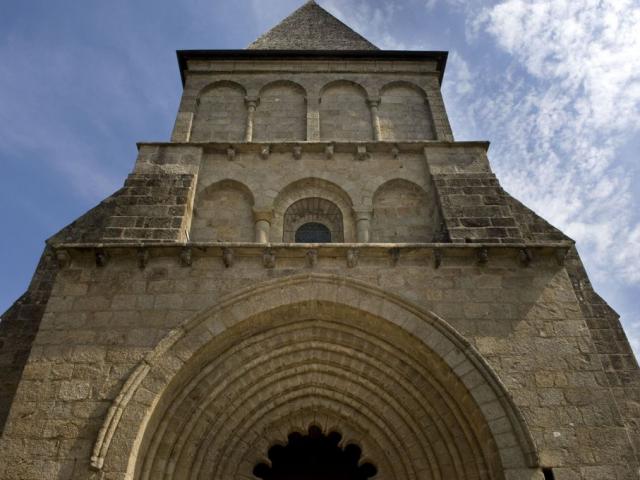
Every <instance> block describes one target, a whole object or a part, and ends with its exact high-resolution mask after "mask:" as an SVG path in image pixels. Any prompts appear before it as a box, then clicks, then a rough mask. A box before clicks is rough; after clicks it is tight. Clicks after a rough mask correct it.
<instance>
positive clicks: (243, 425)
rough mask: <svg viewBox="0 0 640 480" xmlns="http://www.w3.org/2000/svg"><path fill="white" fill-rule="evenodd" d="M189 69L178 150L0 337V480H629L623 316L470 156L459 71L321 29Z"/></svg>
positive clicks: (149, 171) (71, 254)
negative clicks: (460, 122) (451, 82)
mask: <svg viewBox="0 0 640 480" xmlns="http://www.w3.org/2000/svg"><path fill="white" fill-rule="evenodd" d="M178 58H179V64H180V72H181V75H182V79H183V84H184V94H183V97H182V101H181V104H180V109H179V112H178V115H177V120H176V123H175V128H174V131H173V134H172V138H171V141H170V142H168V143H141V144H139V156H138V159H137V161H136V164H135V167H134V170H133V172H132V173H131V174H130V175H129V177H128V178H127V179H126V181H125V183H124V186H123V188H122V189H120V190H119V191H117V192H116V193H115V194H113V195H112V196H111V197H109V198H107V199H106V200H105V201H103V202H102V203H101V204H99V205H98V206H97V207H96V208H94V209H93V210H91V211H89V212H88V213H87V214H86V215H84V216H83V217H81V218H79V219H78V220H77V221H76V222H74V223H73V224H71V225H69V226H68V227H66V228H65V229H63V230H62V231H61V232H59V233H58V234H56V235H55V236H54V237H52V238H51V239H49V240H48V241H47V246H46V249H45V252H44V254H43V256H42V260H41V262H40V264H39V266H38V269H37V271H36V273H35V275H34V278H33V282H32V283H31V285H30V286H29V289H28V291H27V292H26V293H25V294H24V295H23V296H22V297H21V298H20V299H19V300H18V301H17V302H16V304H14V305H13V306H12V307H11V309H10V310H9V311H8V312H6V314H5V315H3V317H2V322H1V323H0V389H1V390H0V432H1V435H2V436H1V437H0V479H3V480H15V479H24V480H28V479H34V480H35V479H39V480H40V479H78V480H79V479H96V480H98V479H100V480H131V479H136V480H137V479H144V480H151V479H154V480H155V479H165V480H170V479H176V480H177V479H208V480H213V479H216V480H218V479H219V480H229V479H246V480H249V479H253V480H257V479H289V478H297V479H307V478H313V479H316V480H318V479H367V478H373V479H379V480H410V479H416V480H417V479H421V480H422V479H428V480H484V479H486V480H550V479H558V480H579V479H580V480H596V479H598V480H600V479H611V480H623V479H624V480H627V479H637V478H638V471H639V467H640V465H639V463H638V457H637V451H638V447H639V446H640V441H639V440H640V437H639V435H638V433H639V432H638V418H639V416H640V394H639V388H640V383H639V380H640V377H639V375H638V366H637V364H636V361H635V359H634V356H633V354H632V352H631V349H630V347H629V344H628V341H627V339H626V337H625V335H624V332H623V331H622V328H621V326H620V322H619V320H618V316H617V315H616V313H615V312H614V311H612V310H611V309H610V308H609V307H608V306H607V304H606V303H605V302H604V301H603V300H602V299H601V298H600V297H599V296H598V295H597V294H596V293H595V292H594V291H593V289H592V288H591V285H590V283H589V280H588V278H587V276H586V273H585V271H584V268H583V267H582V264H581V262H580V259H579V258H578V256H577V253H576V250H575V248H574V242H573V241H572V240H571V239H569V238H568V237H566V236H565V235H564V234H563V233H562V232H560V231H559V230H557V229H556V228H554V227H552V226H551V225H549V224H548V223H547V222H546V221H544V220H543V219H542V218H540V217H539V216H538V215H536V214H535V213H533V212H532V211H531V210H529V209H528V208H527V207H525V206H524V205H523V204H521V203H520V202H518V201H517V200H516V199H515V198H513V197H512V196H511V195H509V194H508V193H506V192H505V191H504V190H503V189H502V188H501V186H500V184H499V182H498V180H497V179H496V177H495V175H494V174H493V173H492V171H491V167H490V165H489V162H488V159H487V150H488V143H487V142H456V141H454V137H453V134H452V132H451V128H450V125H449V122H448V119H447V114H446V111H445V106H444V103H443V100H442V95H441V91H440V87H441V82H442V79H443V74H444V69H445V64H446V59H447V55H446V53H445V52H399V51H381V50H379V49H377V48H376V47H375V46H374V45H372V44H371V43H370V42H368V41H367V40H366V39H364V38H362V37H361V36H359V35H358V34H356V33H355V32H353V31H352V30H351V29H349V28H348V27H347V26H345V25H344V24H342V23H341V22H339V21H338V20H336V19H335V18H333V17H332V16H331V15H330V14H328V13H327V12H326V11H324V10H323V9H322V8H321V7H320V6H318V5H317V4H316V3H315V2H313V1H311V2H308V3H306V4H305V5H304V6H302V7H301V8H300V9H299V10H297V11H296V12H294V13H293V14H292V15H291V16H290V17H288V18H287V19H285V20H284V21H283V22H282V23H281V24H280V25H278V26H276V27H275V28H274V29H273V30H271V31H270V32H268V33H267V34H265V35H264V36H262V37H261V38H260V39H258V40H257V41H256V42H254V43H253V44H252V45H251V46H250V47H249V48H248V49H247V50H240V51H219V50H212V51H180V52H178Z"/></svg>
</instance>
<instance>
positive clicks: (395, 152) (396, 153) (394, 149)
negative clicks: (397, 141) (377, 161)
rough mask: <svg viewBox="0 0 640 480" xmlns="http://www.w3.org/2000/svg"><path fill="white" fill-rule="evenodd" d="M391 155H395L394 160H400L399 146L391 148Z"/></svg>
mask: <svg viewBox="0 0 640 480" xmlns="http://www.w3.org/2000/svg"><path fill="white" fill-rule="evenodd" d="M391 155H393V158H394V159H396V160H397V159H398V158H400V149H399V148H398V146H397V145H394V146H393V147H391Z"/></svg>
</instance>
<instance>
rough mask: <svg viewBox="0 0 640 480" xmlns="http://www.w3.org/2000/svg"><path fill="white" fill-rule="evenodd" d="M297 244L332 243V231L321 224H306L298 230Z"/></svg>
mask: <svg viewBox="0 0 640 480" xmlns="http://www.w3.org/2000/svg"><path fill="white" fill-rule="evenodd" d="M296 243H331V230H329V229H328V228H327V227H325V226H324V225H323V224H321V223H315V222H309V223H305V224H304V225H302V226H301V227H300V228H298V230H296Z"/></svg>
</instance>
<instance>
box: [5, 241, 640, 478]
mask: <svg viewBox="0 0 640 480" xmlns="http://www.w3.org/2000/svg"><path fill="white" fill-rule="evenodd" d="M215 251H216V250H207V251H204V250H203V251H194V257H193V261H192V263H191V265H190V266H185V264H184V263H183V262H181V261H180V257H179V252H178V251H174V250H171V247H165V249H164V250H162V249H161V250H155V253H154V254H153V255H152V256H151V258H150V259H149V262H148V264H146V267H145V268H144V269H140V268H139V265H138V258H137V256H136V250H135V249H131V250H130V252H129V253H127V252H125V253H120V254H117V253H116V252H115V251H114V253H113V255H111V256H110V260H109V262H108V263H107V264H106V265H105V266H104V267H96V264H95V259H94V257H93V255H92V254H91V252H86V253H82V252H80V251H78V252H72V256H73V258H72V261H71V263H70V264H69V266H68V267H67V268H65V269H64V270H62V271H61V272H60V273H59V274H58V277H57V280H56V282H55V285H54V288H53V292H52V297H51V299H50V301H49V303H48V305H47V309H46V312H45V315H44V318H43V321H42V324H41V327H40V331H39V333H38V336H37V338H36V342H35V344H34V346H33V348H32V353H31V356H30V359H29V362H28V364H27V366H26V368H25V370H24V374H23V379H22V382H21V384H20V387H19V389H18V393H17V396H16V401H15V407H14V409H13V410H12V414H11V417H10V419H9V422H8V423H7V429H6V432H5V437H4V438H3V444H2V446H1V448H0V452H1V453H0V478H2V479H3V480H4V479H6V480H9V479H15V478H21V479H24V480H29V479H36V478H37V479H41V478H65V479H83V480H84V479H88V478H89V479H90V478H100V477H99V474H97V473H95V474H94V473H91V472H90V470H89V468H88V462H89V457H90V456H91V449H92V447H93V444H94V443H95V441H96V438H97V434H98V430H99V428H100V426H101V425H102V423H103V421H104V419H105V415H106V412H107V409H108V408H109V406H110V405H111V402H112V401H113V400H114V398H115V396H116V395H117V394H118V392H119V390H120V388H121V387H122V385H123V383H124V382H125V380H126V379H127V377H128V376H129V374H130V373H131V372H132V370H133V369H134V367H135V366H136V365H137V364H138V362H140V361H141V359H142V358H143V357H144V355H145V354H147V353H148V352H149V351H150V350H151V349H152V348H154V347H155V346H156V345H158V342H160V341H161V339H162V338H163V337H164V336H165V335H167V333H168V332H169V331H170V330H171V329H173V328H175V327H177V326H178V325H180V324H181V323H182V322H184V321H186V320H187V319H188V318H190V317H191V316H192V315H195V314H197V313H198V312H201V311H203V310H204V309H206V308H208V307H210V306H212V305H214V304H215V303H216V302H217V301H218V300H219V299H221V298H222V297H223V296H224V295H226V294H231V293H233V292H235V291H237V290H238V289H242V288H246V287H248V286H251V285H252V286H255V287H259V285H260V284H261V282H264V281H266V280H268V279H273V278H284V277H287V276H291V275H296V274H301V273H304V272H309V268H310V267H309V266H308V265H309V264H308V260H307V257H306V256H305V255H304V250H303V251H301V254H300V255H294V256H292V253H291V250H287V249H281V250H276V251H275V255H276V264H275V268H272V269H270V268H265V267H264V266H263V263H262V262H263V259H262V249H260V248H259V247H257V248H256V249H254V250H251V249H249V250H246V249H245V253H237V254H236V255H235V261H234V263H233V265H232V266H231V267H230V268H225V265H224V263H223V261H222V258H220V256H218V254H215V253H214V252H215ZM377 251H378V250H374V251H372V252H370V253H367V252H361V255H360V258H359V262H358V265H357V266H355V267H354V268H351V269H347V268H345V267H346V257H344V256H341V255H336V254H335V252H334V253H328V254H327V255H324V254H323V253H322V250H321V252H320V255H319V258H318V262H317V264H316V265H315V266H314V267H312V268H313V271H314V272H317V273H327V274H331V273H336V274H338V275H343V276H346V277H349V278H354V279H359V280H362V281H364V282H367V283H368V284H371V285H373V286H376V287H377V288H380V289H383V290H385V291H387V292H389V293H394V294H397V295H400V296H401V297H402V298H404V299H406V300H407V301H409V302H411V303H414V304H415V305H417V306H419V307H421V308H424V309H427V310H430V311H433V312H435V313H436V314H437V315H439V316H440V317H442V318H444V319H446V321H447V322H448V323H449V324H450V325H452V326H453V327H454V328H455V329H456V330H457V331H458V332H460V333H461V334H462V335H464V337H465V338H467V339H468V340H469V341H470V342H471V343H472V344H473V345H474V346H475V347H476V348H477V349H478V351H479V352H480V353H481V354H482V355H483V356H484V358H486V360H487V361H488V362H489V364H490V365H491V366H492V367H493V368H494V369H495V371H496V372H497V374H498V376H499V377H500V379H501V380H502V382H503V383H504V384H505V386H506V388H507V390H508V392H509V393H510V395H512V396H513V399H514V401H515V403H516V405H517V406H518V407H519V409H520V410H521V411H522V413H523V415H524V417H525V419H526V421H527V423H528V425H529V428H530V429H531V431H532V433H533V436H534V439H535V441H536V443H537V446H538V449H539V452H540V456H541V462H542V464H543V465H544V466H550V467H553V468H554V469H555V470H556V472H557V474H556V478H558V479H560V480H566V479H573V478H577V479H584V480H586V479H596V478H598V479H602V478H616V479H618V480H622V479H624V480H626V479H634V478H636V472H635V467H633V465H634V463H633V461H634V460H633V453H632V451H631V450H632V449H631V447H630V445H629V443H628V437H627V433H626V431H625V429H624V428H623V427H622V425H621V424H620V423H619V421H618V420H617V418H618V417H617V416H616V415H617V413H616V410H615V407H614V405H615V404H614V402H613V399H612V396H611V392H610V390H609V388H608V385H606V383H603V382H604V381H605V378H604V377H605V372H604V370H603V368H602V364H601V362H600V359H599V355H598V351H597V348H596V345H595V343H594V341H593V340H592V338H591V335H590V331H589V329H588V328H587V325H586V323H585V317H584V316H583V313H582V310H581V308H580V304H579V303H578V301H577V300H576V297H575V294H574V291H573V287H572V284H571V282H570V279H569V276H568V275H567V272H566V270H565V269H564V268H562V267H560V266H559V265H558V263H557V259H556V258H555V256H554V255H542V254H540V255H536V257H535V258H536V260H535V261H534V262H533V263H532V264H531V265H530V266H529V267H523V266H522V265H521V264H520V262H519V261H518V257H517V253H515V252H514V253H509V252H506V251H505V252H503V253H500V252H502V251H501V250H496V251H495V252H493V253H491V255H490V257H489V258H490V260H489V262H488V263H487V264H484V265H481V264H478V263H477V259H476V257H475V256H474V255H473V254H471V255H470V254H469V253H463V252H465V251H467V250H464V251H463V250H460V252H459V253H456V252H457V250H452V251H447V252H445V256H444V258H443V259H442V263H441V264H440V266H439V267H438V268H436V266H435V265H434V263H433V260H432V258H431V256H430V254H429V253H428V251H425V253H424V254H423V253H420V252H419V251H418V252H416V251H415V250H412V249H407V250H401V251H400V252H399V258H398V259H397V261H392V257H391V256H389V255H388V254H387V255H382V256H380V254H379V253H375V252H377ZM171 252H173V253H171ZM207 252H209V253H207ZM328 252H329V251H328ZM381 252H384V250H381ZM467 252H468V251H467ZM342 255H344V252H343V254H342ZM123 453H124V452H123ZM114 478H116V477H114ZM117 478H119V477H117Z"/></svg>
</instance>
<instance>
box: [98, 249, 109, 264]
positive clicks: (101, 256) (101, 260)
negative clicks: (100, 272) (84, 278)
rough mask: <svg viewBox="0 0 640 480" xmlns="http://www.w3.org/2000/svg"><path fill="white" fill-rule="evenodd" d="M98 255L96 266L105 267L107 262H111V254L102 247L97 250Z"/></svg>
mask: <svg viewBox="0 0 640 480" xmlns="http://www.w3.org/2000/svg"><path fill="white" fill-rule="evenodd" d="M95 255H96V266H97V267H105V266H106V265H107V263H109V254H108V253H107V252H105V251H104V250H102V249H97V250H96V252H95Z"/></svg>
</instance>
